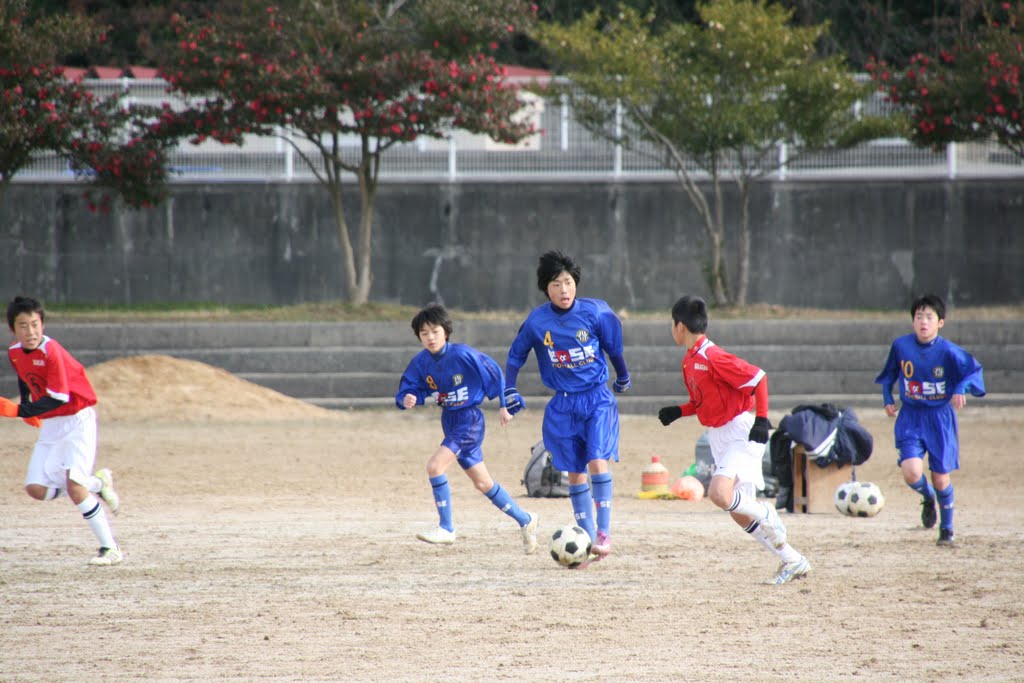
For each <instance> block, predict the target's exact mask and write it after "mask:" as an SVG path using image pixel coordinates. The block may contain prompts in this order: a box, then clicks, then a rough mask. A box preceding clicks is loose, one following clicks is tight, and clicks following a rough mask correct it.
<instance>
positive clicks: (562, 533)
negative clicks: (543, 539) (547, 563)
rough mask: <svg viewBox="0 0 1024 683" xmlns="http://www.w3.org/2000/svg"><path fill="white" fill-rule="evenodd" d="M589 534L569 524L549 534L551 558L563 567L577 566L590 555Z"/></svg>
mask: <svg viewBox="0 0 1024 683" xmlns="http://www.w3.org/2000/svg"><path fill="white" fill-rule="evenodd" d="M590 544H591V540H590V534H588V533H587V532H586V530H585V529H583V528H582V527H579V526H576V525H575V524H569V525H567V526H563V527H562V528H560V529H557V530H556V531H555V533H553V534H552V535H551V558H552V559H553V560H554V561H555V562H557V563H558V564H560V565H562V566H563V567H569V568H570V569H571V568H573V567H578V566H580V565H581V564H583V563H584V562H586V561H587V558H588V557H589V556H590Z"/></svg>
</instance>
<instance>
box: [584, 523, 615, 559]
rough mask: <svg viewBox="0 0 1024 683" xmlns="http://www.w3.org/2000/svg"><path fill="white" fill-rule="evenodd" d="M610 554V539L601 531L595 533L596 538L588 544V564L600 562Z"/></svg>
mask: <svg viewBox="0 0 1024 683" xmlns="http://www.w3.org/2000/svg"><path fill="white" fill-rule="evenodd" d="M611 552H612V539H611V538H610V537H609V536H608V534H606V533H605V532H603V531H598V532H597V538H595V539H594V542H593V543H592V544H590V558H588V561H589V562H600V561H601V560H603V559H604V558H606V557H608V555H609V554H610V553H611Z"/></svg>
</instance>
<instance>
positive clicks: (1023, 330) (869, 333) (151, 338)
mask: <svg viewBox="0 0 1024 683" xmlns="http://www.w3.org/2000/svg"><path fill="white" fill-rule="evenodd" d="M520 322H521V321H514V322H511V321H497V320H496V321H490V320H467V321H461V322H460V321H456V325H455V331H454V333H453V335H452V341H457V342H462V343H465V344H470V345H471V346H476V347H498V348H501V347H504V348H506V349H507V348H508V345H509V344H510V343H511V342H512V339H513V338H514V337H515V334H516V332H517V330H518V329H519V324H520ZM910 331H911V330H910V316H909V314H908V316H907V319H906V320H905V321H894V320H870V319H867V320H860V319H849V320H791V319H786V320H721V321H712V324H711V326H710V327H709V330H708V333H709V336H710V337H711V338H712V339H713V340H714V341H715V342H716V343H718V344H720V345H722V346H724V347H726V348H730V349H731V347H738V346H741V345H758V346H772V345H775V346H789V345H799V346H819V345H831V346H862V345H875V346H877V345H884V346H886V347H888V345H889V343H891V341H892V340H893V339H894V338H895V337H897V336H899V335H902V334H908V333H909V332H910ZM47 332H48V333H49V334H52V335H53V336H54V337H56V338H57V339H59V340H60V341H61V343H62V344H64V346H65V347H67V348H68V349H71V350H72V351H73V352H74V351H77V350H85V349H106V350H119V351H128V350H142V349H166V348H174V349H182V350H184V349H189V348H193V349H198V348H209V349H217V348H256V347H290V348H308V347H332V346H335V347H337V346H341V347H358V346H372V347H375V348H381V347H393V346H398V347H407V346H410V345H411V346H413V347H414V348H416V347H417V346H418V345H417V343H416V337H415V335H414V334H413V333H412V329H411V328H410V327H409V324H408V323H405V322H280V323H266V322H240V323H226V322H210V323H203V322H123V323H113V324H111V323H76V322H59V321H47ZM942 334H943V336H945V337H946V338H948V339H950V340H952V341H955V342H956V343H958V344H960V345H961V346H964V347H965V348H968V349H971V350H972V351H973V350H974V349H975V348H976V347H978V346H982V345H987V346H1004V345H1008V344H1017V345H1021V344H1024V320H980V321H957V320H955V319H954V320H950V321H948V322H947V323H946V325H945V327H944V328H943V330H942ZM623 336H624V339H625V341H626V344H627V345H629V346H652V347H668V348H671V347H672V346H673V342H672V336H671V319H670V318H669V316H668V315H667V314H666V317H665V321H652V320H625V321H624V322H623Z"/></svg>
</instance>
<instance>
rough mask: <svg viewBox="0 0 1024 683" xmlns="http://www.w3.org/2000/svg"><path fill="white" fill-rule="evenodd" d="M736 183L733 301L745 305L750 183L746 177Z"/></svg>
mask: <svg viewBox="0 0 1024 683" xmlns="http://www.w3.org/2000/svg"><path fill="white" fill-rule="evenodd" d="M736 184H737V186H738V188H739V194H740V226H739V266H738V269H737V272H736V297H735V303H736V305H737V306H745V305H746V304H747V289H748V287H749V285H750V185H749V183H748V182H747V179H746V178H737V179H736Z"/></svg>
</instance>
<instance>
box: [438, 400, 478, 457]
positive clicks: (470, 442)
mask: <svg viewBox="0 0 1024 683" xmlns="http://www.w3.org/2000/svg"><path fill="white" fill-rule="evenodd" d="M484 425H485V423H484V414H483V411H481V410H480V409H479V408H477V407H475V406H474V407H471V408H462V409H460V410H445V411H443V412H442V413H441V429H442V430H443V431H444V440H443V441H442V442H441V445H442V446H446V447H447V448H448V449H449V450H451V452H452V453H454V454H455V457H456V458H458V460H459V465H460V466H461V467H462V469H464V470H468V469H469V468H470V467H472V466H473V465H476V464H477V463H480V462H483V459H484V452H483V450H482V449H481V445H482V444H483V442H484Z"/></svg>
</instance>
